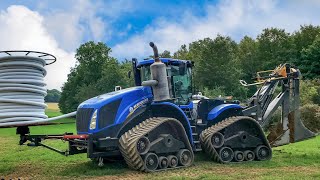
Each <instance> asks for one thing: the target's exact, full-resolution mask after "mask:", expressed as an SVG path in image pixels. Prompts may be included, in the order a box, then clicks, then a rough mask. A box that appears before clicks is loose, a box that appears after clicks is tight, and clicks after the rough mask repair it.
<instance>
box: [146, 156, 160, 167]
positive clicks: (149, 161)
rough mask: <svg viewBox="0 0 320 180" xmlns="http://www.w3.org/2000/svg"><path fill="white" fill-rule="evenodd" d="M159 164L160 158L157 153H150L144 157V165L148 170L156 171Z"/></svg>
mask: <svg viewBox="0 0 320 180" xmlns="http://www.w3.org/2000/svg"><path fill="white" fill-rule="evenodd" d="M158 164H159V158H158V156H157V155H156V154H155V153H148V154H146V156H145V158H144V166H145V168H146V171H154V170H156V169H157V167H158Z"/></svg>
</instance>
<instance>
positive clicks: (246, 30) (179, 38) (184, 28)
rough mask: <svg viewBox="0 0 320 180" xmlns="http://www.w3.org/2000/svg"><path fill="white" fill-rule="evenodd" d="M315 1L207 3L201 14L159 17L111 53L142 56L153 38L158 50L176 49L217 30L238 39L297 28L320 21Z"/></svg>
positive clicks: (235, 0) (146, 52) (187, 13)
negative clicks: (172, 17)
mask: <svg viewBox="0 0 320 180" xmlns="http://www.w3.org/2000/svg"><path fill="white" fill-rule="evenodd" d="M319 8H320V3H319V1H270V0H261V1H254V0H242V1H240V0H229V1H220V2H219V3H218V4H216V5H207V7H206V9H205V14H206V15H205V16H202V17H197V16H195V15H193V13H192V12H190V11H187V12H185V15H184V18H182V19H180V20H176V19H175V20H170V19H163V18H160V19H158V20H155V21H154V23H153V24H151V25H149V26H147V27H146V28H145V29H144V31H143V32H141V33H140V34H137V35H135V36H133V37H131V38H129V39H128V40H127V41H125V42H123V43H120V44H117V45H115V46H114V47H113V55H114V56H116V57H119V58H120V59H124V58H128V59H130V58H131V57H138V58H143V57H147V56H148V55H150V54H152V51H151V48H150V47H148V42H149V41H154V42H155V43H156V44H157V45H158V48H159V51H163V50H165V49H166V50H169V51H171V52H174V51H176V50H177V49H178V48H179V47H180V45H182V44H188V43H190V42H192V41H195V40H198V39H202V38H205V37H211V38H214V37H215V36H216V35H217V34H218V33H220V34H223V35H229V36H231V37H232V38H234V39H236V40H240V39H241V37H243V36H244V35H250V36H253V37H255V36H257V35H258V34H259V33H260V32H261V31H262V29H264V28H266V27H279V28H285V29H286V30H287V31H288V32H293V31H294V30H298V29H299V27H300V25H303V24H310V23H312V24H320V19H319V18H318V17H319V16H320V11H319Z"/></svg>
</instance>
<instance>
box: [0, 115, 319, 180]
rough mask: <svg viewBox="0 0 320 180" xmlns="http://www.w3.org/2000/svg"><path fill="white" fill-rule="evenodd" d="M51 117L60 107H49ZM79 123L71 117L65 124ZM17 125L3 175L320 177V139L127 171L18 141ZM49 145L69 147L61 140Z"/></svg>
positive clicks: (62, 128)
mask: <svg viewBox="0 0 320 180" xmlns="http://www.w3.org/2000/svg"><path fill="white" fill-rule="evenodd" d="M47 114H48V115H49V116H56V115H59V114H60V113H59V111H56V110H47ZM65 121H68V122H70V121H73V122H74V120H73V119H65V120H61V121H60V122H65ZM30 131H31V132H32V134H57V133H60V134H61V133H64V132H75V124H74V123H73V124H61V125H50V126H37V127H31V129H30ZM18 140H19V137H18V136H17V135H15V128H7V129H0V179H1V178H5V179H9V178H15V179H17V178H22V179H90V178H92V179H118V178H128V179H272V180H273V179H319V178H320V137H319V136H318V137H316V138H313V139H310V140H307V141H303V142H299V143H295V144H290V145H286V146H282V147H278V148H274V149H273V158H272V160H270V161H265V162H249V163H243V164H217V163H214V162H212V161H211V160H209V159H208V158H207V156H206V155H205V154H203V153H199V154H197V155H196V159H195V163H194V165H193V166H192V167H189V168H184V169H177V170H171V171H166V172H157V173H150V174H147V173H141V172H135V171H132V170H129V169H127V166H126V164H125V163H124V162H121V161H120V162H114V163H108V164H106V165H105V166H104V167H102V168H100V167H98V166H97V165H96V164H95V163H93V162H91V160H90V159H88V158H87V157H86V154H79V155H73V156H68V157H65V156H62V155H60V154H58V153H56V152H53V151H50V150H48V149H45V148H43V147H28V146H26V145H23V146H19V145H18ZM46 144H49V145H52V146H55V147H58V148H60V149H66V148H67V143H64V142H62V141H60V140H55V141H52V140H51V141H49V140H48V141H47V142H46Z"/></svg>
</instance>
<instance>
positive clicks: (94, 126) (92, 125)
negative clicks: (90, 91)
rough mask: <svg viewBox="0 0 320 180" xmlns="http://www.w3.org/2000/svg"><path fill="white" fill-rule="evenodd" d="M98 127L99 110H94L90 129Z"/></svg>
mask: <svg viewBox="0 0 320 180" xmlns="http://www.w3.org/2000/svg"><path fill="white" fill-rule="evenodd" d="M96 127H97V110H95V111H94V113H93V115H92V118H91V122H90V129H91V130H92V129H95V128H96Z"/></svg>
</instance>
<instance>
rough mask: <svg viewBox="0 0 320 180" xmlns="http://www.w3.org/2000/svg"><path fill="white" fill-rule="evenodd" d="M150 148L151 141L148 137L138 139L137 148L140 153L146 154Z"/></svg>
mask: <svg viewBox="0 0 320 180" xmlns="http://www.w3.org/2000/svg"><path fill="white" fill-rule="evenodd" d="M149 149H150V141H149V139H148V138H147V137H145V136H142V137H141V138H140V139H139V140H138V141H137V150H138V152H139V154H141V155H143V154H146V153H147V152H148V151H149Z"/></svg>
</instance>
